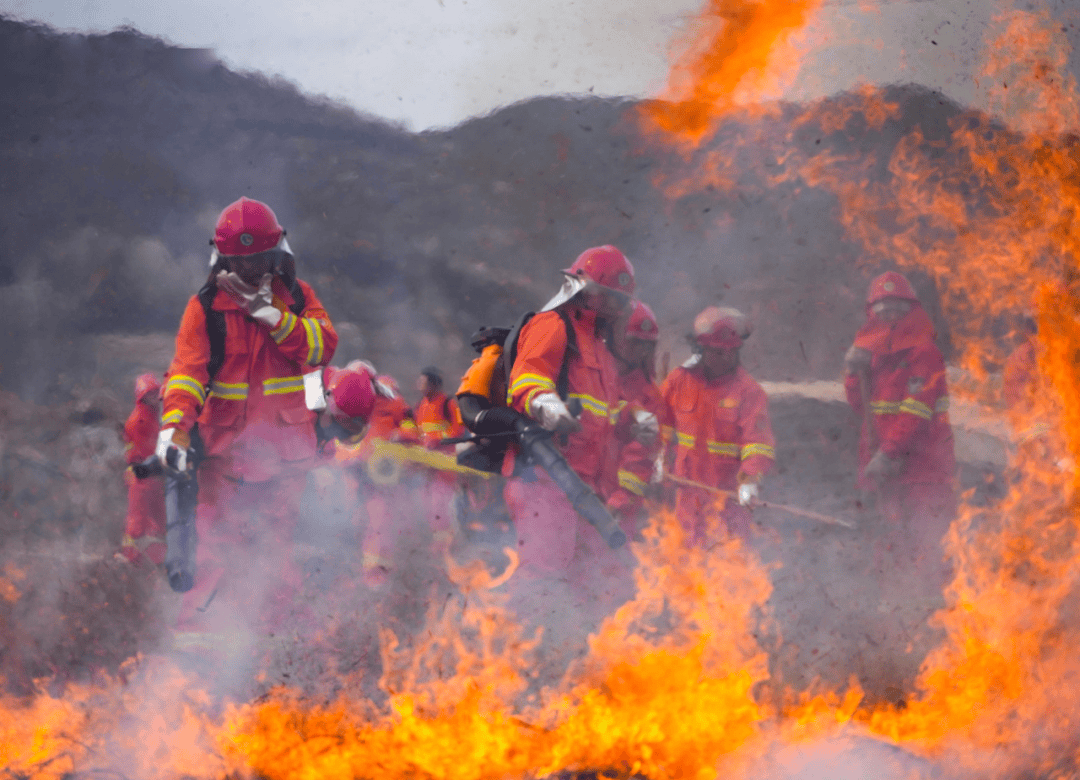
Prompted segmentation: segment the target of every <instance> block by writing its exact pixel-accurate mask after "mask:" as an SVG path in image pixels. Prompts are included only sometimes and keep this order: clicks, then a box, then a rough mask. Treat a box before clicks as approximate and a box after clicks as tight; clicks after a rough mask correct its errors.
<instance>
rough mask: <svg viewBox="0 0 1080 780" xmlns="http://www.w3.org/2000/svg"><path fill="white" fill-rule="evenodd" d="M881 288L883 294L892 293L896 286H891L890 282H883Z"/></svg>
mask: <svg viewBox="0 0 1080 780" xmlns="http://www.w3.org/2000/svg"><path fill="white" fill-rule="evenodd" d="M881 286H882V287H884V288H885V292H892V291H893V290H895V289H896V285H895V284H893V283H892V282H885V284H883V285H881Z"/></svg>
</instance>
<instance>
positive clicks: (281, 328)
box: [270, 311, 296, 344]
mask: <svg viewBox="0 0 1080 780" xmlns="http://www.w3.org/2000/svg"><path fill="white" fill-rule="evenodd" d="M295 327H296V315H295V314H293V313H292V312H291V311H287V312H283V313H282V315H281V322H279V323H278V325H277V327H276V328H274V329H273V330H272V331H270V338H272V339H273V340H274V341H276V342H277V343H278V344H280V343H281V342H283V341H284V340H285V339H286V338H288V336H289V334H290V333H292V332H293V328H295Z"/></svg>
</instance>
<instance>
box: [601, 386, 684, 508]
mask: <svg viewBox="0 0 1080 780" xmlns="http://www.w3.org/2000/svg"><path fill="white" fill-rule="evenodd" d="M619 380H620V383H621V387H622V391H621V394H622V400H621V401H620V402H619V421H618V428H619V430H620V435H619V436H618V440H619V441H622V442H625V443H623V444H622V447H621V449H620V451H619V472H618V473H619V489H618V490H617V491H616V492H615V494H614V495H613V496H612V497H611V498H610V499H609V500H608V505H609V506H611V507H612V508H613V509H622V508H625V507H630V506H636V505H639V504H640V503H641V501H642V499H643V498H644V497H645V489H646V488H647V487H648V486H649V480H650V479H651V478H652V474H653V466H654V464H655V462H656V457H657V455H659V454H660V450H661V449H662V448H663V440H662V438H661V437H660V436H657V438H656V442H655V443H654V444H653V445H652V446H649V447H646V446H645V445H644V444H642V443H641V442H639V441H637V440H635V439H634V438H633V437H632V435H631V433H630V428H631V427H632V426H633V424H634V414H635V412H638V411H646V412H651V413H652V414H654V415H656V419H657V421H658V422H659V424H660V429H661V430H665V429H667V430H670V429H671V426H672V424H673V420H672V416H671V410H670V408H668V404H667V401H666V400H665V399H664V397H663V396H662V395H660V389H659V388H658V387H657V386H656V384H655V383H654V382H653V381H652V380H651V379H649V377H648V376H646V375H645V372H644V371H642V370H641V369H640V368H637V369H634V370H633V371H631V372H630V373H628V374H623V375H622V376H620V377H619Z"/></svg>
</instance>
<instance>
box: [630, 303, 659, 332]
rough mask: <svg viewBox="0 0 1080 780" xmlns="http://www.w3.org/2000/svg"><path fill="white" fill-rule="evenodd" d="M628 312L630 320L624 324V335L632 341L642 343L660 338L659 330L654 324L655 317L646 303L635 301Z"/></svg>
mask: <svg viewBox="0 0 1080 780" xmlns="http://www.w3.org/2000/svg"><path fill="white" fill-rule="evenodd" d="M631 305H632V306H633V309H632V310H631V312H630V319H629V320H627V323H626V335H627V336H628V337H629V338H632V339H641V340H642V341H657V340H659V338H660V328H659V326H658V325H657V324H656V315H654V314H653V311H652V309H650V308H649V305H648V304H647V303H642V302H641V301H639V300H635V301H634V302H633V304H631Z"/></svg>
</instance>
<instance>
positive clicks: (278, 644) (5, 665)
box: [0, 396, 997, 702]
mask: <svg viewBox="0 0 1080 780" xmlns="http://www.w3.org/2000/svg"><path fill="white" fill-rule="evenodd" d="M6 400H7V403H8V406H9V407H12V408H9V410H8V411H9V413H10V412H12V409H13V408H14V406H18V409H17V410H14V411H17V412H18V413H19V414H20V415H25V416H24V417H22V418H21V419H25V420H27V421H30V420H34V419H39V420H40V419H42V415H44V414H45V410H43V409H40V408H37V407H32V406H30V405H27V404H23V403H22V402H18V401H16V400H14V399H11V398H8V399H6ZM83 407H85V408H83ZM119 408H120V407H119V406H118V405H116V404H115V403H112V404H110V403H109V402H102V400H101V399H100V398H99V399H97V400H96V401H94V400H93V399H91V400H89V401H87V400H84V401H82V402H81V403H75V404H73V405H72V408H71V409H67V410H64V412H63V413H60V414H56V413H54V414H53V416H52V417H51V418H49V419H51V420H52V422H51V424H49V425H44V426H42V425H31V424H29V423H26V424H23V425H20V424H17V423H15V422H14V419H15V418H14V417H11V418H10V419H11V420H12V424H11V425H10V427H9V433H10V435H9V436H8V437H7V438H6V439H5V448H4V451H3V455H2V468H3V479H4V481H3V486H4V491H3V492H2V493H0V499H2V500H3V503H4V504H5V506H4V507H3V509H4V510H5V511H3V512H0V517H2V518H4V520H5V522H6V523H7V524H8V527H7V528H5V529H3V534H4V547H3V554H4V558H3V560H4V568H3V570H2V579H3V584H4V592H3V593H2V594H0V595H2V596H3V598H2V599H0V627H2V629H3V630H2V631H0V636H2V637H3V639H2V641H0V669H2V671H3V674H4V676H5V679H6V682H7V688H8V690H9V691H11V692H15V693H28V692H29V691H30V690H32V688H33V686H34V681H35V680H41V679H43V678H44V679H49V680H51V681H52V684H53V685H54V686H62V684H63V683H64V682H66V681H71V680H83V679H88V678H93V677H95V676H96V675H100V674H102V673H107V674H116V673H118V672H120V671H122V669H123V664H124V662H125V659H128V658H131V657H133V656H135V655H137V654H141V655H143V656H150V657H153V656H155V655H162V654H165V655H174V656H175V655H176V654H175V652H174V650H173V649H172V647H171V642H170V631H169V625H170V622H171V620H172V615H173V611H174V610H175V608H176V605H177V602H178V597H177V596H176V595H175V594H172V593H171V592H170V591H169V590H168V587H167V585H166V583H165V582H164V577H163V575H162V574H161V572H160V571H156V570H152V569H148V568H138V567H132V566H131V565H130V564H127V563H124V562H121V561H118V560H116V559H114V558H113V552H114V551H115V549H116V548H117V546H118V543H119V539H120V536H121V534H122V532H123V516H124V509H125V505H124V497H123V488H122V481H121V471H122V458H121V457H120V448H119V444H118V443H117V444H115V446H114V445H112V444H108V442H109V440H110V437H115V436H116V425H117V423H118V422H119V419H118V417H117V415H118V413H119ZM770 410H771V414H772V420H773V426H774V430H775V433H776V438H777V443H778V447H777V466H776V470H775V473H774V474H773V476H772V477H771V479H770V481H769V482H768V485H767V492H766V495H765V498H766V499H767V500H769V501H773V502H776V503H783V504H790V505H794V506H798V507H801V508H804V509H809V510H812V511H815V512H818V513H822V514H827V515H831V516H835V517H838V518H841V519H844V520H848V521H852V522H855V523H856V524H857V525H858V528H857V529H855V530H852V529H849V528H845V527H842V526H839V525H830V524H826V523H821V522H818V521H814V520H809V519H805V518H800V517H798V516H795V515H791V514H789V513H787V512H783V511H781V510H778V509H759V510H757V512H756V514H755V519H756V522H757V532H756V533H755V535H754V538H753V540H752V542H751V544H750V548H751V550H752V553H753V554H757V555H759V556H760V558H761V560H762V561H763V562H764V563H765V564H766V566H768V567H769V571H770V577H771V580H772V585H773V592H772V595H771V597H770V599H769V601H768V605H767V606H768V609H767V613H766V614H765V615H763V617H762V621H761V624H760V626H759V629H758V634H757V640H758V642H759V643H760V645H761V646H762V648H763V649H765V650H766V651H767V653H768V656H769V664H770V672H771V677H772V680H771V682H770V685H773V686H776V687H777V689H778V690H784V691H787V692H793V691H794V692H797V691H804V690H811V689H813V688H814V686H815V683H817V684H818V685H820V686H821V687H822V688H826V689H829V690H840V689H843V688H844V687H845V685H846V684H847V683H848V682H849V681H850V680H851V679H852V678H855V679H857V680H858V682H859V683H860V685H861V686H862V687H863V689H864V690H865V692H866V695H867V696H868V697H869V698H872V699H877V700H887V701H892V702H896V701H899V700H901V699H902V698H903V696H904V694H905V692H910V691H911V690H912V686H913V683H914V680H915V677H916V675H917V672H918V669H919V666H920V664H921V663H922V661H923V658H924V657H925V655H926V653H927V652H928V651H929V650H930V649H932V648H933V647H934V646H935V644H937V643H938V642H939V641H940V639H941V637H940V635H939V634H938V633H937V632H936V631H935V629H934V628H933V627H932V625H931V624H930V622H929V619H930V617H931V615H932V614H933V612H934V611H935V610H936V609H938V608H939V607H941V606H942V605H943V603H944V602H943V600H942V596H941V593H940V591H939V590H938V589H936V588H935V587H934V586H933V585H932V584H927V583H926V582H924V581H920V579H919V578H918V577H917V576H916V575H915V574H914V573H913V572H909V571H900V570H894V569H889V568H888V566H887V562H886V565H885V566H884V568H883V561H882V555H881V553H880V550H879V549H878V548H879V545H877V540H878V538H879V535H880V534H879V531H880V528H879V527H878V524H877V523H876V522H875V521H874V520H873V513H872V511H870V510H868V509H864V508H862V507H861V505H860V504H859V502H858V496H857V494H856V492H855V489H854V485H855V447H856V439H857V424H858V421H857V420H856V419H854V417H853V415H852V414H851V412H850V410H849V409H848V408H847V407H846V405H844V404H840V403H835V402H825V401H819V400H814V399H809V398H799V397H795V396H784V397H777V398H774V399H773V400H772V401H771V403H770ZM95 441H97V442H99V449H100V451H99V452H97V453H96V454H91V455H88V454H87V451H88V447H89V446H90V445H89V444H87V442H95ZM72 442H81V443H82V445H81V446H80V447H73V446H72V444H71V443H72ZM107 444H108V446H106V445H107ZM78 453H82V454H81V455H79V457H78V458H76V457H75V454H78ZM83 461H85V462H83ZM995 480H996V475H995V474H994V473H993V471H992V470H990V469H987V468H983V467H977V466H972V465H965V466H963V467H962V473H961V483H962V485H963V486H964V487H968V488H975V489H976V490H977V493H976V495H975V500H981V498H983V497H985V496H987V495H988V494H989V493H992V492H993V491H994V490H995V485H996V484H997V482H996V481H995ZM349 504H350V496H349V495H347V492H346V490H345V488H344V487H343V486H342V485H341V484H339V483H336V482H332V483H329V486H323V487H320V488H315V487H314V486H313V487H312V488H311V489H309V493H308V496H307V501H306V503H305V512H306V514H307V517H305V519H304V520H305V522H303V523H302V525H301V528H300V529H299V531H298V534H297V539H296V544H297V548H296V549H297V557H298V559H299V560H300V561H301V562H302V564H303V570H304V574H305V585H304V591H303V600H304V604H305V612H306V618H305V621H306V622H304V624H303V625H302V626H300V627H298V628H296V629H295V630H293V631H291V632H287V633H286V634H283V635H281V636H279V637H276V638H275V639H274V641H273V642H271V643H270V644H269V645H266V646H265V647H262V648H260V650H259V652H260V653H261V655H258V657H257V658H256V659H255V660H254V665H253V666H251V667H250V668H248V669H247V670H246V671H245V670H244V669H241V670H238V674H239V677H238V678H237V679H234V680H232V681H231V683H230V686H229V690H228V692H229V693H230V695H232V696H243V697H250V696H257V695H259V694H260V693H261V692H263V691H265V690H266V689H267V688H269V687H270V686H273V685H280V684H285V685H289V686H296V687H299V688H301V689H303V690H305V692H307V693H309V694H315V695H319V696H326V697H331V696H333V695H335V694H337V693H340V692H341V687H340V686H341V685H343V684H346V683H344V682H342V683H340V684H339V683H338V682H337V680H338V679H339V678H340V680H342V681H344V680H346V679H349V680H353V681H355V680H362V682H361V683H360V689H359V690H350V692H351V693H354V694H360V695H362V696H364V697H367V698H371V699H373V700H374V701H376V702H379V701H381V700H382V699H383V695H384V693H383V691H381V690H380V689H379V688H378V685H377V681H378V678H379V675H380V673H381V671H382V669H381V660H380V652H379V632H380V630H383V631H385V630H390V631H393V632H394V633H395V634H396V635H398V636H399V637H400V638H401V639H402V641H403V642H404V643H408V642H409V641H410V638H411V637H413V636H415V635H416V633H417V632H419V631H422V630H423V629H424V626H425V621H426V619H427V617H428V616H430V615H437V614H439V611H440V609H443V608H445V606H446V604H448V603H451V602H452V600H453V599H456V598H459V597H460V594H459V593H458V592H457V590H456V588H455V587H454V586H453V585H452V584H451V583H450V581H449V580H448V579H447V577H446V576H445V574H444V573H443V572H442V571H441V570H440V568H439V566H438V565H437V562H435V561H432V560H429V559H426V558H425V557H424V556H423V555H422V554H419V553H409V552H408V551H405V552H403V558H402V560H401V561H400V563H401V564H402V565H401V566H400V567H399V568H398V570H397V573H396V574H395V575H394V578H393V579H392V580H391V583H390V584H389V585H388V586H387V587H386V588H385V589H384V590H383V591H382V592H381V593H380V594H379V595H374V594H373V593H372V592H371V591H370V590H369V589H367V588H366V587H365V586H364V585H363V584H362V582H361V579H360V577H359V549H360V543H359V539H360V533H361V529H359V528H356V527H354V525H353V520H352V512H351V509H350V506H349ZM421 506H422V505H421V504H419V503H409V504H408V505H403V506H402V507H401V512H402V516H403V520H405V521H406V522H410V523H413V524H417V525H419V524H422V522H423V518H422V512H421ZM88 507H89V509H88ZM406 546H408V545H406ZM580 639H581V640H583V639H584V634H582V635H581V637H580ZM580 650H581V651H583V650H584V645H583V644H582V645H581V647H580ZM177 657H179V659H180V660H181V661H182V662H190V661H191V660H192V659H190V658H188V657H185V656H182V655H180V656H177ZM194 666H195V667H196V668H197V666H198V664H197V663H196V664H194ZM260 671H261V673H260ZM552 671H554V670H552ZM247 672H250V677H248V678H244V674H246V673H247ZM348 684H349V685H355V682H352V683H348Z"/></svg>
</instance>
